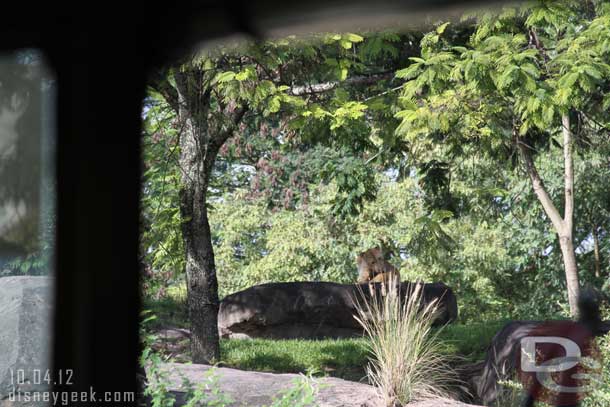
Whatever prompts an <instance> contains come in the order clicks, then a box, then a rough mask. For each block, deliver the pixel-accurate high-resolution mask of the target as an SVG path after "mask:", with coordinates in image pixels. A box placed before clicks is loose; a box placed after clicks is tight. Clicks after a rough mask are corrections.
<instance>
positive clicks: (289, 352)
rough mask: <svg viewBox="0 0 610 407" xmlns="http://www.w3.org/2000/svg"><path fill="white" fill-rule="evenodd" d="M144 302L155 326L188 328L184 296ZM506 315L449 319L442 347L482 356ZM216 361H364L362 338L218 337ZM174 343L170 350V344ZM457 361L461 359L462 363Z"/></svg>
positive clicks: (353, 369) (261, 366) (285, 365)
mask: <svg viewBox="0 0 610 407" xmlns="http://www.w3.org/2000/svg"><path fill="white" fill-rule="evenodd" d="M145 308H146V309H149V310H151V311H152V313H153V314H154V315H155V316H156V317H157V318H156V319H155V320H154V321H152V322H151V323H150V324H149V328H150V329H152V330H155V329H156V328H160V327H178V328H188V320H187V318H186V312H185V306H184V302H183V301H180V300H179V299H173V298H171V297H170V298H166V299H164V300H162V301H146V302H145ZM505 322H506V321H489V322H481V323H471V324H468V325H462V324H452V325H449V326H447V327H445V328H443V329H442V330H441V332H440V333H439V337H438V338H439V340H440V341H441V342H442V349H443V352H444V353H445V354H447V355H449V356H456V357H458V358H461V359H462V362H464V361H466V362H471V361H472V362H473V361H477V360H482V359H483V358H484V357H485V351H486V349H487V346H488V345H489V343H490V342H491V338H492V337H493V336H494V335H495V333H496V332H498V331H499V330H500V328H501V327H502V326H503V325H504V323H505ZM173 345H174V352H173V353H174V354H180V355H181V357H178V358H177V360H178V361H184V360H188V359H189V356H188V353H189V350H188V340H182V341H179V342H174V344H173ZM220 345H221V355H222V361H221V363H222V365H224V366H228V367H234V368H238V369H243V370H257V371H265V372H284V373H285V372H290V373H296V372H303V373H304V372H312V373H314V374H316V375H330V376H335V377H342V378H346V379H350V380H360V379H362V378H363V377H364V375H365V371H364V369H365V366H366V365H367V363H368V358H367V348H366V340H365V339H364V338H357V339H340V340H332V339H328V340H271V339H252V340H228V339H227V340H222V341H221V344H220ZM176 347H177V348H178V350H177V351H176V350H175V348H176ZM462 362H461V363H462Z"/></svg>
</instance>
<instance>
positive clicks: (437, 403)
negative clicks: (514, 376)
mask: <svg viewBox="0 0 610 407" xmlns="http://www.w3.org/2000/svg"><path fill="white" fill-rule="evenodd" d="M210 369H211V366H207V365H195V364H180V363H168V364H163V365H161V369H160V371H161V372H162V374H163V375H164V376H165V377H166V378H167V379H168V381H169V385H168V389H169V390H170V391H171V392H172V394H173V395H174V396H175V398H176V404H175V406H183V405H185V404H186V402H187V400H186V393H187V390H188V389H187V388H185V383H188V382H190V384H191V385H192V387H193V388H197V385H200V384H202V383H204V384H208V385H209V386H210V389H208V394H209V396H208V397H210V399H208V400H207V401H208V402H213V401H214V400H218V399H219V398H220V397H222V398H226V397H228V398H230V399H231V400H232V401H231V402H230V403H228V404H226V406H227V407H237V406H263V405H266V406H268V405H271V404H272V402H273V398H274V397H277V396H278V394H279V393H280V392H283V391H286V390H289V389H291V388H293V387H294V386H295V381H297V380H299V379H303V376H300V375H298V374H289V373H288V374H275V373H263V372H246V371H242V370H237V369H229V368H224V367H222V368H216V369H215V371H214V372H210V371H209V370H210ZM185 379H187V380H186V381H185ZM314 380H315V381H314V382H313V386H314V387H315V388H316V389H317V393H316V395H315V405H317V406H320V407H347V406H354V407H377V406H379V407H381V403H380V400H379V397H378V395H377V391H376V389H375V388H374V387H372V386H369V385H368V384H363V383H357V382H350V381H347V380H342V379H337V378H333V377H325V378H319V379H314ZM214 383H215V384H214ZM214 391H216V393H215V394H214ZM312 405H313V403H312ZM409 406H413V407H467V406H469V405H468V404H464V403H461V402H459V401H455V400H449V399H433V400H422V401H418V402H413V403H410V404H409Z"/></svg>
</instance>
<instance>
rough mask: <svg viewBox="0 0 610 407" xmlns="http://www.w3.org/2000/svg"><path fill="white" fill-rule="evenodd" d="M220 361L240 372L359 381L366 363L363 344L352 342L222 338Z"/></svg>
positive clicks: (345, 340) (343, 340)
mask: <svg viewBox="0 0 610 407" xmlns="http://www.w3.org/2000/svg"><path fill="white" fill-rule="evenodd" d="M220 348H221V355H222V357H221V359H222V363H223V364H225V365H226V366H230V367H235V368H238V369H243V370H257V371H263V372H282V373H312V374H314V375H316V376H317V375H329V376H334V377H341V378H344V379H349V380H355V381H360V380H361V379H362V378H363V377H364V376H365V371H364V367H365V366H366V364H367V363H368V357H367V349H366V341H365V340H364V339H363V338H356V339H338V340H334V339H326V340H298V339H289V340H272V339H252V340H236V339H223V340H221V341H220Z"/></svg>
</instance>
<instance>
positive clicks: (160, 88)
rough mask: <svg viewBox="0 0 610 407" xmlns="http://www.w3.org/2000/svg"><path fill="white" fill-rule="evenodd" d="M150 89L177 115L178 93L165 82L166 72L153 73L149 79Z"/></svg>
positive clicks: (178, 107)
mask: <svg viewBox="0 0 610 407" xmlns="http://www.w3.org/2000/svg"><path fill="white" fill-rule="evenodd" d="M150 87H151V88H153V89H154V90H155V91H156V92H158V93H159V94H160V95H161V96H163V99H165V101H166V102H167V104H168V105H170V106H171V108H172V109H173V110H174V111H175V112H176V114H178V113H179V109H180V106H179V102H178V91H177V90H176V89H175V88H174V87H173V86H172V85H171V84H170V83H169V81H168V80H167V72H166V71H162V70H159V71H155V72H153V74H152V75H151V77H150Z"/></svg>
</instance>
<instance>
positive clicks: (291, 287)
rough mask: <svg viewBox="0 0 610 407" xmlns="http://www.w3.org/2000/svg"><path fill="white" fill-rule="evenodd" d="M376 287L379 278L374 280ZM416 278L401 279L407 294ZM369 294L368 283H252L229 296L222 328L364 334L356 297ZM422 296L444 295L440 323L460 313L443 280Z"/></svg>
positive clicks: (284, 335)
mask: <svg viewBox="0 0 610 407" xmlns="http://www.w3.org/2000/svg"><path fill="white" fill-rule="evenodd" d="M374 286H375V287H374V288H375V289H376V290H378V291H379V290H380V289H381V285H380V284H375V285H374ZM412 289H413V284H411V283H401V289H400V292H401V294H402V295H403V296H404V297H406V296H408V293H410V292H411V291H412ZM363 294H364V295H365V296H366V297H368V296H369V295H370V294H369V289H368V287H367V285H366V284H365V285H362V286H359V285H356V284H336V283H327V282H295V283H271V284H262V285H257V286H254V287H250V288H248V289H246V290H244V291H239V292H237V293H234V294H231V295H229V296H227V297H225V298H224V299H223V300H222V302H221V304H220V312H219V314H218V328H219V333H220V335H221V337H224V338H258V337H262V338H275V339H290V338H310V339H320V338H346V337H353V336H358V335H362V329H361V327H360V325H359V324H358V322H357V321H356V320H355V319H354V315H356V308H355V300H357V299H360V298H362V297H361V296H362V295H363ZM422 299H423V302H424V303H429V302H431V301H432V300H434V299H438V300H439V304H440V307H439V311H440V312H439V315H438V318H437V320H436V323H438V324H445V323H448V322H451V321H454V320H455V319H456V318H457V315H458V310H457V301H456V298H455V295H454V294H453V291H452V290H451V289H450V288H449V287H447V286H446V285H445V284H443V283H432V284H424V285H423V295H422Z"/></svg>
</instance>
